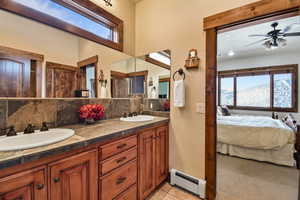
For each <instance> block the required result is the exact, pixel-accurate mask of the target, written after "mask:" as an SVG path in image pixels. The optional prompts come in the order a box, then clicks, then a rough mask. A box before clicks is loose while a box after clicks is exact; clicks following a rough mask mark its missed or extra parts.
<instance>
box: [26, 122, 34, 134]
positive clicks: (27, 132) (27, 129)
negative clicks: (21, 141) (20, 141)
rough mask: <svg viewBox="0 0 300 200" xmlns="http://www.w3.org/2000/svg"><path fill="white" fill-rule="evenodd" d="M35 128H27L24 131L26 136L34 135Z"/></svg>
mask: <svg viewBox="0 0 300 200" xmlns="http://www.w3.org/2000/svg"><path fill="white" fill-rule="evenodd" d="M34 127H35V126H33V125H32V124H28V125H27V127H26V128H25V129H24V134H31V133H34Z"/></svg>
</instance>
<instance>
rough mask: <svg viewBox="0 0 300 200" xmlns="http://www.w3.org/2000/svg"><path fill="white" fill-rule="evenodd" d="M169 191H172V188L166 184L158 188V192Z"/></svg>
mask: <svg viewBox="0 0 300 200" xmlns="http://www.w3.org/2000/svg"><path fill="white" fill-rule="evenodd" d="M171 189H172V186H171V185H170V183H168V182H166V183H164V184H163V185H162V186H161V188H160V190H162V191H165V192H169V191H170V190H171Z"/></svg>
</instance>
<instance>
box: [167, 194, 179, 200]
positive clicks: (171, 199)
mask: <svg viewBox="0 0 300 200" xmlns="http://www.w3.org/2000/svg"><path fill="white" fill-rule="evenodd" d="M163 200H181V199H177V198H176V197H174V196H172V195H170V194H167V196H166V197H165V198H164V199H163Z"/></svg>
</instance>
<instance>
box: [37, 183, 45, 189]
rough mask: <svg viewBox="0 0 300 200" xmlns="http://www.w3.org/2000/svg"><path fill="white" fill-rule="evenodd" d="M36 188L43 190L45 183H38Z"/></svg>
mask: <svg viewBox="0 0 300 200" xmlns="http://www.w3.org/2000/svg"><path fill="white" fill-rule="evenodd" d="M36 188H37V189H38V190H42V189H44V184H37V186H36Z"/></svg>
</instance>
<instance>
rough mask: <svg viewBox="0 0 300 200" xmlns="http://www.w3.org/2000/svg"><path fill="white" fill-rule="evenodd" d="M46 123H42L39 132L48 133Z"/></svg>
mask: <svg viewBox="0 0 300 200" xmlns="http://www.w3.org/2000/svg"><path fill="white" fill-rule="evenodd" d="M47 125H48V123H47V122H43V123H42V128H41V129H40V131H41V132H43V131H48V130H49V127H48V126H47Z"/></svg>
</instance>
